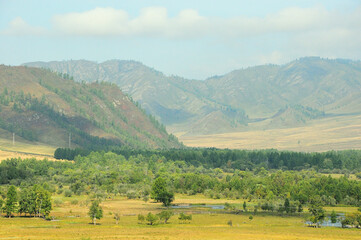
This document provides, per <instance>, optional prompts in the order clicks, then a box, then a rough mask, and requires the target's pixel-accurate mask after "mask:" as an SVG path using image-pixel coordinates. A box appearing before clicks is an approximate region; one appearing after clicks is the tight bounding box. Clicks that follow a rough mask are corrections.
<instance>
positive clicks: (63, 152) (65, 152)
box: [54, 148, 90, 160]
mask: <svg viewBox="0 0 361 240" xmlns="http://www.w3.org/2000/svg"><path fill="white" fill-rule="evenodd" d="M89 153H90V150H86V149H82V148H75V149H70V148H57V149H56V150H55V152H54V158H56V159H67V160H74V158H75V157H76V156H78V155H80V156H86V155H88V154H89Z"/></svg>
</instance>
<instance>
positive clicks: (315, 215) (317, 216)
mask: <svg viewBox="0 0 361 240" xmlns="http://www.w3.org/2000/svg"><path fill="white" fill-rule="evenodd" d="M308 211H310V213H311V218H310V220H311V222H313V223H315V224H316V225H317V227H320V225H319V224H320V222H322V221H323V220H324V219H325V217H326V214H325V210H324V209H323V208H322V206H321V205H318V204H312V205H311V206H310V207H309V208H308Z"/></svg>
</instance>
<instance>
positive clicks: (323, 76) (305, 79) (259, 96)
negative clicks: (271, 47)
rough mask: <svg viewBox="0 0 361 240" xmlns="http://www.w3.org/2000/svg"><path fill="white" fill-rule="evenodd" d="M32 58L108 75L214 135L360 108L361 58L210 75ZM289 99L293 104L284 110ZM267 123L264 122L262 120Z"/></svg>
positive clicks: (174, 124)
mask: <svg viewBox="0 0 361 240" xmlns="http://www.w3.org/2000/svg"><path fill="white" fill-rule="evenodd" d="M26 65H29V66H35V67H42V68H50V69H52V70H54V71H57V72H62V73H68V74H70V75H72V76H74V78H75V80H76V81H86V82H93V81H96V80H100V81H108V82H112V83H115V84H117V85H118V86H119V87H120V88H121V89H122V90H123V91H125V92H126V93H128V94H129V95H131V96H132V97H133V98H134V99H135V100H137V101H139V102H140V103H141V105H142V106H143V107H144V108H145V109H146V110H147V112H149V113H151V114H153V115H155V116H156V117H157V118H158V119H159V120H160V121H161V122H162V123H163V124H165V125H166V126H167V127H168V128H169V129H170V130H171V131H172V132H184V133H185V134H188V135H189V134H190V135H192V134H195V135H200V134H211V133H220V132H233V131H239V130H242V131H244V130H247V128H248V127H247V126H248V124H249V123H253V122H260V121H267V122H272V124H269V125H267V126H269V127H270V128H275V127H276V128H277V127H280V128H284V127H294V126H299V125H300V124H307V123H308V121H309V120H311V119H314V118H313V117H311V118H310V116H309V112H307V111H303V110H302V111H300V109H312V111H314V112H322V113H323V114H322V116H318V118H322V117H327V116H330V115H342V114H356V113H361V62H359V61H350V60H342V59H336V60H329V59H322V58H318V57H307V58H301V59H299V60H295V61H292V62H290V63H288V64H285V65H280V66H279V65H263V66H256V67H250V68H246V69H240V70H235V71H232V72H230V73H228V74H225V75H222V76H216V77H211V78H209V79H207V80H205V81H197V80H187V79H183V78H180V77H175V76H165V75H164V74H162V73H161V72H158V71H156V70H154V69H151V68H149V67H146V66H144V65H143V64H141V63H139V62H134V61H118V60H111V61H106V62H103V63H99V64H98V63H95V62H89V61H84V60H80V61H63V62H49V63H45V62H35V63H27V64H26ZM288 106H299V108H298V109H293V110H292V111H291V109H289V110H288V111H287V112H284V113H283V114H282V116H281V117H280V116H279V114H278V113H280V112H283V111H284V109H287V108H288ZM262 126H263V127H264V126H265V124H262Z"/></svg>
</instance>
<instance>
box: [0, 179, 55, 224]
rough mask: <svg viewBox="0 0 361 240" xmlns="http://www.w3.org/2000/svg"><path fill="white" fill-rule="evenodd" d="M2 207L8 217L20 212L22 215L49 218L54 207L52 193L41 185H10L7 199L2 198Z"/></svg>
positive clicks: (0, 202)
mask: <svg viewBox="0 0 361 240" xmlns="http://www.w3.org/2000/svg"><path fill="white" fill-rule="evenodd" d="M0 208H1V209H2V210H3V211H4V213H5V214H6V216H7V217H9V218H10V217H12V216H13V215H14V214H16V213H18V214H20V215H22V214H25V216H26V215H27V214H29V216H34V217H43V218H48V217H49V214H50V211H51V209H52V203H51V193H50V192H49V191H47V190H45V189H44V188H43V187H42V186H40V185H34V186H32V187H28V188H20V191H19V192H18V191H17V189H16V187H15V186H12V185H11V186H9V188H8V191H7V194H6V199H5V200H1V199H0Z"/></svg>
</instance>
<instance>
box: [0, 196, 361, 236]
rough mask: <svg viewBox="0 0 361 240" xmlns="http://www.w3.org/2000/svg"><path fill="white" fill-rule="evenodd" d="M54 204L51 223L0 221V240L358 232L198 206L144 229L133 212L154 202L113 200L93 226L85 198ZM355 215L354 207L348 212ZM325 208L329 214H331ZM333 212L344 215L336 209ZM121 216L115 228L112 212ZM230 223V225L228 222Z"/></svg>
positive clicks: (156, 208) (180, 199)
mask: <svg viewBox="0 0 361 240" xmlns="http://www.w3.org/2000/svg"><path fill="white" fill-rule="evenodd" d="M55 199H57V206H54V210H53V211H52V213H51V216H53V217H54V218H55V220H54V221H45V220H43V219H38V218H25V217H15V218H11V219H8V218H5V217H2V218H0V226H1V227H0V239H360V235H361V230H359V229H341V228H333V227H322V228H309V227H307V226H306V225H305V224H304V216H302V215H301V216H300V215H297V214H296V215H294V216H278V215H276V214H274V215H269V214H265V213H257V214H256V215H254V218H253V220H250V219H249V216H250V215H251V213H241V214H238V215H237V214H231V213H230V212H226V211H225V210H209V209H208V208H203V207H197V208H192V209H175V210H174V211H175V215H174V216H173V217H172V218H171V219H170V220H169V223H168V224H158V225H155V226H150V225H147V224H146V222H139V221H138V219H137V214H139V213H141V214H147V213H148V212H153V213H158V212H160V211H162V210H163V209H164V207H162V206H161V205H160V204H158V203H152V202H144V201H141V200H127V199H125V198H120V197H117V198H116V199H108V200H106V201H104V202H103V203H102V207H103V212H104V213H103V215H104V217H103V218H102V219H101V220H100V221H98V223H99V224H98V225H96V226H94V225H92V224H90V223H91V221H90V218H89V217H88V216H87V211H88V207H87V206H86V203H87V197H86V196H73V197H70V198H65V197H63V196H55V197H53V200H55ZM242 201H243V200H225V199H207V198H205V197H203V196H191V197H188V196H184V195H179V196H177V197H176V201H175V204H191V203H192V204H195V203H200V204H202V203H206V204H224V203H225V202H229V203H238V204H241V203H242ZM348 209H349V211H354V210H356V208H348ZM331 210H332V209H331V208H327V211H331ZM335 210H336V211H342V212H343V211H344V210H343V209H341V208H335ZM181 211H184V212H187V213H191V214H193V220H192V221H190V222H186V223H183V222H180V221H179V220H178V216H177V214H178V213H179V212H181ZM115 213H119V214H120V215H121V217H120V220H119V224H118V225H116V223H115V220H114V214H115ZM229 221H232V226H230V225H229V224H228V222H229Z"/></svg>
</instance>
